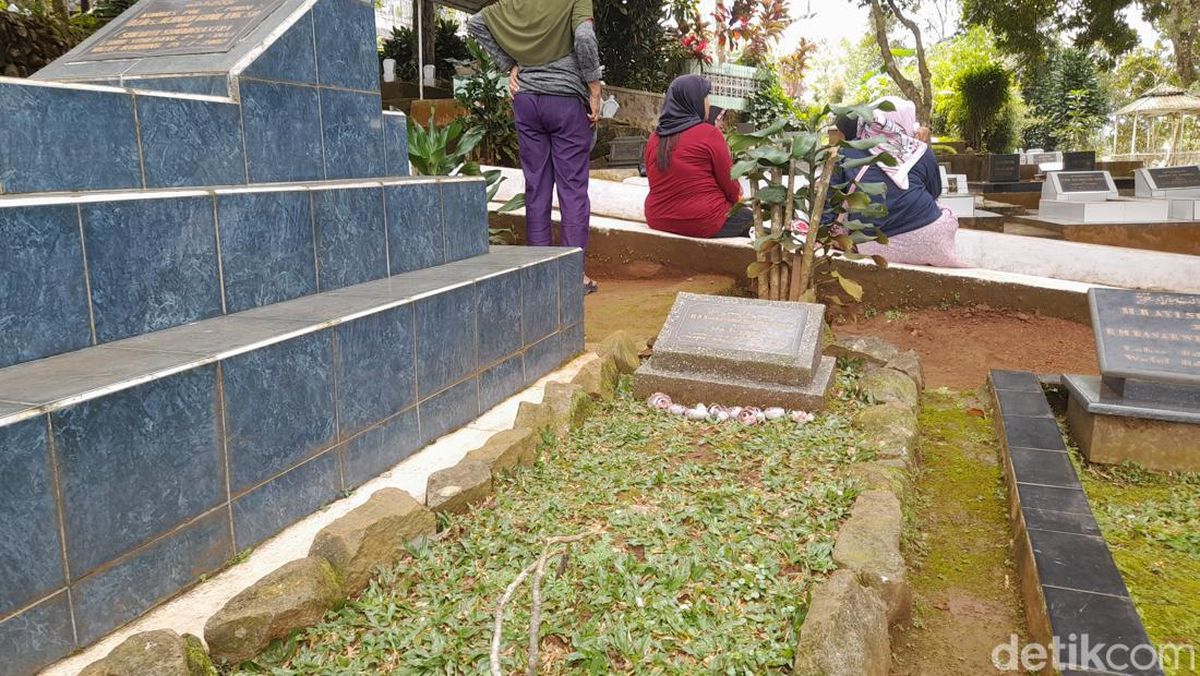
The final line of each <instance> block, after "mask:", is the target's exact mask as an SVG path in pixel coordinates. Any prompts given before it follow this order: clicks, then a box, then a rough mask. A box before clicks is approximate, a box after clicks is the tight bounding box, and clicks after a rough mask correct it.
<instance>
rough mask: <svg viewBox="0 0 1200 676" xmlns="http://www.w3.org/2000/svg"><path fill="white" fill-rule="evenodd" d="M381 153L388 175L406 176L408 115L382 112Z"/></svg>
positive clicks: (407, 170) (407, 172)
mask: <svg viewBox="0 0 1200 676" xmlns="http://www.w3.org/2000/svg"><path fill="white" fill-rule="evenodd" d="M383 155H384V158H385V159H386V160H387V167H386V171H387V175H388V176H408V175H409V168H408V116H406V115H404V114H403V113H395V112H385V113H384V114H383Z"/></svg>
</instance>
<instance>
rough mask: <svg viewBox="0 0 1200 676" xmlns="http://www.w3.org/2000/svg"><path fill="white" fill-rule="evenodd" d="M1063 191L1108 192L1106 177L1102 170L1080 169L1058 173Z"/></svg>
mask: <svg viewBox="0 0 1200 676" xmlns="http://www.w3.org/2000/svg"><path fill="white" fill-rule="evenodd" d="M1058 185H1059V187H1061V188H1062V191H1063V192H1108V191H1109V188H1108V177H1107V176H1106V175H1105V173H1104V172H1103V171H1080V172H1075V173H1069V174H1068V173H1060V174H1058Z"/></svg>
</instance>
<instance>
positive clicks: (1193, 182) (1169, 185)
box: [1133, 164, 1200, 221]
mask: <svg viewBox="0 0 1200 676" xmlns="http://www.w3.org/2000/svg"><path fill="white" fill-rule="evenodd" d="M1133 183H1134V194H1135V195H1137V196H1138V197H1142V198H1146V199H1161V200H1166V201H1167V202H1168V204H1169V206H1168V215H1169V216H1170V217H1171V218H1178V219H1183V220H1187V221H1196V220H1200V165H1195V164H1192V165H1186V166H1181V167H1154V168H1150V169H1138V170H1137V171H1135V172H1134V174H1133Z"/></svg>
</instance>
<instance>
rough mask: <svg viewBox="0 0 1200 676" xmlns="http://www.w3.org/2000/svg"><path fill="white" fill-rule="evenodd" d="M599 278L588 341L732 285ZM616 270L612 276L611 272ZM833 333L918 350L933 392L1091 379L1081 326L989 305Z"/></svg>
mask: <svg viewBox="0 0 1200 676" xmlns="http://www.w3.org/2000/svg"><path fill="white" fill-rule="evenodd" d="M605 272H608V273H609V274H608V275H604V276H599V275H598V276H597V277H596V279H597V281H598V282H599V283H600V292H599V293H595V294H592V295H590V296H588V297H587V301H586V307H587V324H586V332H587V340H589V341H595V340H602V339H604V337H605V336H607V335H608V334H610V333H612V332H613V331H616V330H618V329H624V330H626V331H629V332H630V333H632V334H634V336H635V337H637V338H639V339H642V340H645V339H648V338H650V337H652V336H655V335H657V334H658V331H659V329H660V328H662V324H663V322H664V321H665V320H666V318H667V313H668V312H670V310H671V304H672V303H674V302H675V294H677V293H678V292H680V291H690V292H693V293H728V292H731V291H733V290H734V289H735V288H736V280H734V279H732V278H730V277H722V276H718V275H687V274H685V273H680V272H676V271H671V270H667V269H662V268H661V267H659V266H654V265H651V264H644V263H634V264H630V265H628V266H625V268H623V269H620V270H616V271H605ZM614 273H615V274H614ZM834 333H836V334H838V335H852V334H858V333H862V334H869V335H874V336H879V337H880V338H883V339H884V340H887V341H890V342H892V343H894V344H896V345H899V346H901V347H903V348H905V349H911V350H916V351H917V352H918V353H919V354H920V355H921V363H922V364H923V365H924V367H925V381H926V385H928V386H929V387H932V388H938V387H949V388H950V389H952V390H974V389H975V388H977V387H979V386H980V385H982V384H983V383H984V381H985V380H986V379H987V373H988V371H989V370H990V369H1005V368H1008V369H1023V370H1027V371H1033V372H1034V373H1039V374H1040V373H1079V374H1084V375H1087V374H1096V373H1099V367H1098V366H1097V364H1096V347H1095V339H1094V338H1093V336H1092V329H1091V327H1089V326H1086V325H1083V324H1077V323H1075V322H1070V321H1066V320H1063V319H1055V318H1052V317H1043V316H1039V315H1028V314H1024V313H1019V312H1018V313H1012V312H1005V311H998V310H993V309H990V308H986V307H972V308H958V307H956V308H949V309H945V310H941V309H924V310H910V311H902V312H901V311H894V310H893V311H888V312H882V313H879V314H876V315H875V316H873V317H871V318H869V319H859V320H857V321H851V322H849V323H845V324H839V325H836V326H834Z"/></svg>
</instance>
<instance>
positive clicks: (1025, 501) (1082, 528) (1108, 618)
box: [988, 371, 1163, 676]
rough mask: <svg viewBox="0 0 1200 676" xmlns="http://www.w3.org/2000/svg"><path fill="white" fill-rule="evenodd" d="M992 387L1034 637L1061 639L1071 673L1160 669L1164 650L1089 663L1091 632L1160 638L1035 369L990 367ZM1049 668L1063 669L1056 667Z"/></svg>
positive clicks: (1126, 638) (1103, 636) (1137, 642)
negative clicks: (1139, 605)
mask: <svg viewBox="0 0 1200 676" xmlns="http://www.w3.org/2000/svg"><path fill="white" fill-rule="evenodd" d="M988 386H989V390H990V391H991V394H992V403H993V406H994V409H995V413H996V415H995V416H994V419H995V424H996V428H997V429H996V431H997V434H998V435H999V437H1000V440H1001V447H1002V449H1003V455H1004V457H1003V463H1004V475H1005V480H1006V482H1007V484H1008V488H1009V490H1008V494H1009V520H1010V522H1011V525H1012V529H1013V556H1014V559H1015V560H1016V562H1017V572H1018V575H1019V577H1020V585H1021V592H1022V596H1023V598H1024V602H1025V618H1026V622H1027V624H1028V627H1029V634H1030V637H1031V640H1032V641H1035V642H1037V643H1040V644H1042V645H1044V646H1052V645H1053V646H1063V647H1061V648H1058V649H1057V650H1055V651H1054V652H1055V653H1057V659H1058V661H1059V664H1060V668H1061V673H1062V674H1064V676H1067V675H1077V676H1082V675H1085V674H1155V675H1161V674H1162V673H1163V671H1162V668H1161V666H1160V665H1158V664H1157V658H1155V664H1154V665H1153V666H1152V667H1151V668H1150V669H1137V668H1134V667H1128V668H1125V669H1119V668H1115V666H1114V667H1105V668H1102V667H1103V665H1100V664H1096V663H1091V664H1088V663H1085V661H1084V658H1083V655H1082V654H1081V653H1083V652H1084V650H1081V649H1080V646H1081V645H1082V642H1083V640H1084V636H1086V637H1088V639H1087V640H1088V641H1089V642H1090V644H1091V645H1095V644H1096V643H1097V642H1103V643H1105V644H1106V645H1108V646H1113V645H1124V646H1126V647H1127V648H1128V649H1135V648H1137V647H1138V646H1143V645H1152V644H1151V642H1150V638H1149V636H1148V635H1147V633H1146V628H1145V626H1144V625H1143V624H1142V621H1141V618H1140V617H1139V615H1138V613H1137V609H1136V608H1135V607H1134V604H1133V600H1132V599H1131V598H1130V597H1129V590H1128V589H1127V588H1126V586H1125V582H1124V579H1123V578H1122V577H1121V573H1120V571H1119V570H1118V569H1117V566H1116V563H1115V562H1114V561H1113V557H1112V553H1111V552H1110V551H1109V548H1108V543H1107V542H1106V541H1105V540H1104V536H1103V534H1102V533H1101V532H1100V528H1099V526H1098V525H1097V524H1096V519H1095V516H1094V515H1093V514H1092V509H1091V506H1090V504H1089V503H1088V499H1087V495H1086V494H1085V493H1084V492H1083V485H1082V484H1081V483H1080V481H1079V476H1078V474H1077V473H1076V472H1075V468H1074V465H1072V464H1071V460H1070V456H1069V455H1068V453H1067V447H1066V445H1065V444H1064V443H1063V440H1062V436H1061V434H1058V433H1057V430H1058V423H1057V421H1056V420H1055V419H1054V414H1053V412H1052V411H1051V409H1050V403H1049V401H1047V399H1046V397H1045V395H1044V394H1043V393H1042V388H1041V385H1040V383H1039V382H1038V379H1037V377H1036V376H1035V375H1034V374H1033V373H1030V372H1027V371H992V372H991V374H990V375H989V378H988ZM1052 427H1053V431H1054V434H1051V428H1052ZM1072 647H1073V648H1075V650H1073V651H1072V650H1071V648H1072ZM1072 652H1074V653H1075V654H1072ZM1143 652H1144V651H1143ZM1103 654H1104V653H1103V652H1102V653H1101V655H1103ZM1138 657H1139V659H1141V658H1142V655H1140V654H1139V655H1138ZM1043 673H1046V674H1054V673H1057V672H1055V671H1054V669H1053V668H1052V667H1051V668H1048V669H1047V670H1045V671H1044V672H1043Z"/></svg>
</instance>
